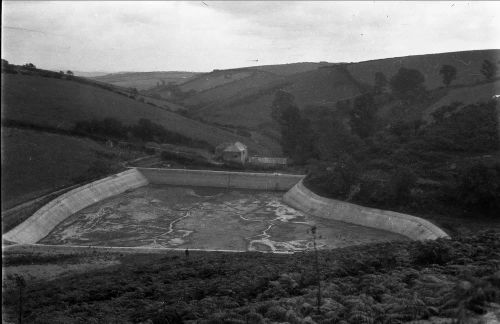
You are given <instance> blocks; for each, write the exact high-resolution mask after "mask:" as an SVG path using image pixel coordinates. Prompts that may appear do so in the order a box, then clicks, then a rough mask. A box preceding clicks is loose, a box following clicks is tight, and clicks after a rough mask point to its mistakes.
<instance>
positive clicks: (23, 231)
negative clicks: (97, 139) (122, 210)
mask: <svg viewBox="0 0 500 324" xmlns="http://www.w3.org/2000/svg"><path fill="white" fill-rule="evenodd" d="M147 183H148V180H147V179H146V178H145V177H144V176H143V175H142V174H141V173H140V172H138V171H137V170H135V169H130V170H127V171H125V172H122V173H118V174H115V175H112V176H110V177H107V178H104V179H101V180H98V181H94V182H92V183H89V184H87V185H84V186H81V187H78V188H76V189H73V190H71V191H68V192H66V193H65V194H63V195H61V196H59V197H57V198H56V199H54V200H52V201H51V202H49V203H48V204H46V205H45V206H43V207H42V208H41V209H39V210H38V211H37V212H36V213H34V214H33V215H32V216H31V217H29V218H28V219H27V220H25V221H24V222H22V223H21V224H19V225H18V226H16V227H15V228H13V229H12V230H10V231H9V232H8V233H6V234H5V235H4V236H3V239H5V240H8V241H12V242H16V243H36V242H38V241H39V240H41V239H42V238H44V237H45V236H46V235H48V234H49V233H50V232H51V231H52V230H53V229H54V228H55V227H56V226H57V224H59V223H60V222H62V221H63V220H65V219H66V218H67V217H69V216H70V215H72V214H74V213H76V212H77V211H79V210H81V209H83V208H85V207H87V206H90V205H92V204H94V203H96V202H98V201H101V200H103V199H106V198H109V197H111V196H114V195H118V194H120V193H122V192H125V191H127V190H129V189H135V188H138V187H141V186H144V185H146V184H147Z"/></svg>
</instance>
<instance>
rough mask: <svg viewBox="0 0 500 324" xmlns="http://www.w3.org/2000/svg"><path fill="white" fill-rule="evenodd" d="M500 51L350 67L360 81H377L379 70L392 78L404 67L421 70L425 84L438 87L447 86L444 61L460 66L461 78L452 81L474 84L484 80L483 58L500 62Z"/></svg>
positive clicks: (411, 58)
mask: <svg viewBox="0 0 500 324" xmlns="http://www.w3.org/2000/svg"><path fill="white" fill-rule="evenodd" d="M499 57H500V50H498V49H497V50H478V51H464V52H450V53H439V54H427V55H415V56H406V57H394V58H387V59H381V60H372V61H366V62H358V63H353V64H350V65H349V66H348V67H347V68H348V70H349V72H350V73H351V75H352V76H353V77H354V78H356V80H358V81H360V82H362V83H367V84H373V82H374V75H375V73H376V72H383V73H384V74H385V75H386V77H387V78H388V79H389V78H390V77H391V76H393V75H394V74H396V72H397V71H398V69H399V68H400V67H405V68H409V69H417V70H419V71H420V72H421V73H422V74H423V75H424V76H425V79H426V81H425V86H426V87H427V88H428V89H435V88H438V87H441V86H442V85H443V82H442V80H443V79H442V77H441V75H440V74H439V69H440V68H441V66H442V65H443V64H449V65H453V66H454V67H455V68H456V69H457V79H456V80H454V81H453V83H452V84H460V85H466V84H474V83H476V82H479V81H482V80H483V79H484V77H483V75H482V74H481V72H480V69H481V64H483V60H485V59H487V60H490V61H491V62H497V61H498V58H499Z"/></svg>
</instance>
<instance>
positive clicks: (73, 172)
mask: <svg viewBox="0 0 500 324" xmlns="http://www.w3.org/2000/svg"><path fill="white" fill-rule="evenodd" d="M139 155H144V153H140V152H135V151H128V150H119V149H116V148H115V149H113V148H108V147H106V146H105V145H104V144H103V143H99V142H96V141H93V140H90V139H86V138H79V137H73V136H67V135H61V134H54V133H47V132H40V131H35V130H27V129H17V128H10V127H3V128H2V181H1V182H2V210H6V209H9V208H11V207H13V206H15V205H17V204H19V203H22V202H24V201H27V200H30V199H33V198H36V197H38V196H41V195H44V194H46V193H48V192H50V191H54V190H57V189H60V188H61V187H65V186H69V185H71V184H74V183H77V182H78V181H77V180H78V179H79V178H82V176H85V175H86V174H87V171H88V170H89V168H91V167H92V166H94V167H95V166H96V163H101V162H102V163H101V164H100V166H102V169H103V170H102V171H106V170H105V169H106V168H109V170H108V171H112V170H114V169H115V168H118V166H119V162H120V161H125V160H129V159H132V158H134V157H137V156H139ZM96 171H98V170H96ZM96 175H98V174H96Z"/></svg>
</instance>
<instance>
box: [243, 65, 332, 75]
mask: <svg viewBox="0 0 500 324" xmlns="http://www.w3.org/2000/svg"><path fill="white" fill-rule="evenodd" d="M333 64H335V63H327V62H320V63H314V62H301V63H289V64H275V65H259V66H252V67H248V69H255V70H259V71H265V72H270V73H273V74H276V75H282V76H287V75H292V74H296V73H302V72H307V71H312V70H316V69H317V68H318V67H321V66H329V65H333Z"/></svg>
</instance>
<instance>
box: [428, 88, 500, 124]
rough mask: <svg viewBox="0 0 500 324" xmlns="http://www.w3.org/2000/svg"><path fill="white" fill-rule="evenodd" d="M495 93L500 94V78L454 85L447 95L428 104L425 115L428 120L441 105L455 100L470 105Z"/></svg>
mask: <svg viewBox="0 0 500 324" xmlns="http://www.w3.org/2000/svg"><path fill="white" fill-rule="evenodd" d="M494 94H500V80H497V81H494V82H486V83H481V84H478V85H474V86H470V87H453V88H451V89H449V90H448V91H447V93H446V95H444V96H443V97H441V98H440V99H439V100H437V101H436V102H434V103H433V104H432V105H430V106H428V107H427V108H426V109H425V111H424V112H423V114H424V115H423V116H424V118H425V119H427V120H428V119H429V117H428V116H429V115H430V114H432V113H433V112H434V111H436V109H438V108H439V107H442V106H447V105H451V104H452V103H454V102H459V103H461V104H462V105H469V104H473V103H476V102H479V101H488V100H489V99H490V98H491V97H492V96H493V95H494Z"/></svg>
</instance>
